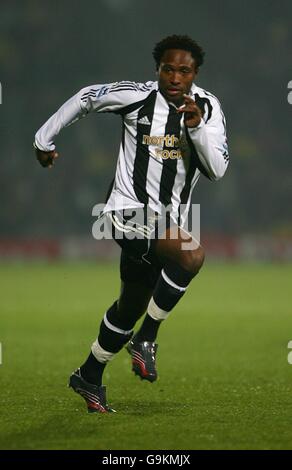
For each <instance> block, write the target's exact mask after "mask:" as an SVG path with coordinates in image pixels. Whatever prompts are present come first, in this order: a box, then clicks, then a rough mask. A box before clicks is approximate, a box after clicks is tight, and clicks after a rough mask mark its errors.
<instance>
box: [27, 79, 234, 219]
mask: <svg viewBox="0 0 292 470" xmlns="http://www.w3.org/2000/svg"><path fill="white" fill-rule="evenodd" d="M190 96H191V97H192V98H193V99H194V100H195V101H196V103H197V104H198V106H199V107H200V108H201V110H202V114H203V119H202V120H201V122H200V124H199V126H198V127H196V128H187V127H185V125H184V120H183V116H182V115H181V114H178V113H177V108H176V106H175V105H174V104H172V103H170V102H168V101H166V99H165V98H164V97H163V95H162V94H161V93H160V91H159V89H158V83H157V82H146V83H135V82H131V81H123V82H117V83H111V84H105V85H93V86H89V87H86V88H83V89H82V90H80V91H79V92H78V93H77V94H76V95H74V96H73V97H72V98H70V99H69V100H68V101H67V102H66V103H65V104H63V106H62V107H61V108H60V109H59V110H58V111H57V112H56V113H55V114H54V115H53V116H52V117H51V118H50V119H49V120H48V121H47V122H46V123H45V124H44V125H43V126H42V127H41V128H40V129H39V130H38V132H37V133H36V136H35V144H36V146H37V147H38V148H39V149H40V150H44V151H51V150H54V149H55V144H54V140H55V137H56V136H57V135H58V134H59V132H60V131H61V129H62V128H64V127H66V126H68V125H70V124H72V123H73V122H75V121H77V120H78V119H80V118H82V117H84V116H85V115H86V114H88V113H89V112H94V111H95V112H98V113H101V112H112V113H115V114H119V115H120V116H121V118H122V120H123V133H122V140H121V145H120V151H119V156H118V161H117V168H116V173H115V178H114V182H113V184H112V186H111V188H110V192H109V196H108V199H107V203H106V207H105V209H104V212H108V211H111V210H120V209H131V208H137V207H143V206H144V205H148V206H150V208H151V209H152V210H154V211H157V212H158V213H161V212H162V209H163V206H165V207H167V209H168V210H169V212H170V213H171V216H172V217H173V218H174V219H175V220H177V219H178V215H179V214H180V217H179V219H180V220H179V221H180V225H183V224H184V222H185V220H186V217H187V212H188V209H189V204H190V199H191V193H192V191H193V188H194V186H195V184H196V183H197V181H198V179H199V176H200V174H201V173H203V174H204V175H205V176H207V177H208V178H209V179H211V180H218V179H219V178H221V177H222V176H223V175H224V173H225V170H226V168H227V165H228V161H229V157H228V148H227V140H226V124H225V118H224V115H223V112H222V109H221V106H220V103H219V101H218V100H217V98H216V97H215V96H214V95H212V94H211V93H209V92H207V91H205V90H203V89H202V88H199V87H198V86H196V85H195V84H193V86H192V88H191V91H190ZM182 207H184V210H183V211H181V208H182Z"/></svg>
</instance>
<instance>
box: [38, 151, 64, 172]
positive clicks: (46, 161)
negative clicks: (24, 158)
mask: <svg viewBox="0 0 292 470" xmlns="http://www.w3.org/2000/svg"><path fill="white" fill-rule="evenodd" d="M35 153H36V157H37V159H38V161H39V162H40V164H41V165H42V166H43V167H44V168H52V166H53V165H54V163H55V160H56V158H58V156H59V154H58V152H56V151H55V150H53V151H52V152H43V151H42V150H39V149H38V148H36V149H35Z"/></svg>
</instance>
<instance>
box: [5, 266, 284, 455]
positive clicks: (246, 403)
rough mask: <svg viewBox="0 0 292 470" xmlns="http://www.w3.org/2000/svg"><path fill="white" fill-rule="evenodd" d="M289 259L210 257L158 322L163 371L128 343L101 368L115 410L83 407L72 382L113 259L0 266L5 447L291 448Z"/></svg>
mask: <svg viewBox="0 0 292 470" xmlns="http://www.w3.org/2000/svg"><path fill="white" fill-rule="evenodd" d="M291 279H292V266H291V265H285V264H283V265H277V264H266V265H251V264H217V265H214V264H210V263H209V264H208V263H206V265H205V267H204V268H203V270H202V272H201V273H200V275H199V276H198V278H197V279H195V280H194V281H193V283H192V285H191V286H190V288H189V290H188V292H187V293H186V295H185V297H184V298H183V300H182V301H181V302H180V304H179V305H178V306H177V307H176V309H175V310H174V311H173V312H172V314H171V316H170V317H169V319H168V320H167V321H166V322H165V323H164V324H163V325H162V327H161V331H160V333H159V338H158V343H159V349H158V372H159V380H158V381H157V382H156V383H154V384H150V383H148V382H146V383H145V382H144V381H143V382H142V381H140V380H139V379H138V378H137V377H135V376H134V375H133V373H132V372H131V370H130V358H129V356H128V355H127V353H126V351H125V350H123V351H122V352H120V353H119V355H118V356H117V357H116V358H115V360H114V361H113V362H112V363H111V364H110V365H109V366H108V368H107V371H106V373H105V384H106V385H107V393H108V401H109V403H110V404H111V405H112V406H113V408H115V409H116V410H117V411H118V412H117V413H116V414H113V415H96V414H94V415H88V414H87V413H86V407H85V403H83V400H82V399H81V398H80V397H79V396H77V395H76V394H75V393H74V392H73V391H72V390H70V389H68V388H67V379H68V376H69V375H70V373H71V372H72V371H73V370H74V368H76V367H77V366H79V365H80V364H81V362H82V361H83V360H84V359H85V358H86V356H87V353H88V351H89V346H90V344H91V342H92V341H93V340H94V338H95V336H96V333H97V330H98V325H99V322H100V320H101V317H102V315H103V314H104V311H105V309H106V308H107V306H109V305H110V303H111V302H112V301H113V300H114V299H115V298H116V297H117V295H118V292H119V274H118V263H116V264H115V265H103V264H90V265H87V264H61V263H60V264H48V265H44V264H27V265H26V264H23V265H21V264H16V265H4V266H2V267H1V269H0V285H1V300H0V302H1V318H0V341H1V343H2V356H3V363H2V365H1V366H0V391H1V396H0V406H1V427H0V448H1V449H103V450H105V449H111V450H115V449H127V450H129V449H175V450H180V449H181V450H185V449H292V426H291V420H292V365H289V364H288V360H287V357H288V352H289V350H288V342H289V340H292V315H291Z"/></svg>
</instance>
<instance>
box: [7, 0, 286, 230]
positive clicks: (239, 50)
mask: <svg viewBox="0 0 292 470" xmlns="http://www.w3.org/2000/svg"><path fill="white" fill-rule="evenodd" d="M291 18H292V2H291V1H286V0H284V1H283V0H280V1H278V2H275V1H270V0H265V1H264V0H256V1H250V0H248V1H244V2H241V1H231V0H227V1H223V2H217V1H211V0H204V1H191V0H185V1H180V2H177V1H173V0H168V1H161V0H160V1H155V2H154V1H146V0H141V1H137V0H100V1H94V0H85V1H83V2H77V1H69V0H62V1H50V2H45V1H36V0H31V1H9V2H8V1H1V9H0V81H1V83H2V95H3V97H2V99H3V103H2V104H1V105H0V150H1V159H0V165H1V176H0V187H1V212H0V214H1V216H0V230H1V236H4V237H7V236H9V237H26V238H32V239H35V238H42V237H59V236H67V235H72V234H74V235H80V234H86V235H88V234H90V232H91V226H92V223H93V218H92V216H91V210H92V207H93V205H94V204H96V203H100V202H103V200H104V197H105V194H106V192H107V188H108V186H109V184H110V181H111V179H112V177H113V175H114V170H115V165H116V159H117V153H118V146H119V139H120V128H121V124H120V121H119V118H118V117H116V116H114V115H97V114H96V115H90V116H88V117H87V118H85V119H84V120H82V121H79V122H78V123H75V124H74V125H73V126H72V127H70V128H68V129H65V130H63V132H62V133H61V135H60V136H59V137H58V139H57V140H56V145H57V149H58V151H59V152H60V154H61V158H60V159H59V161H58V164H57V165H56V166H55V168H54V169H53V170H52V171H48V170H45V169H43V168H41V167H40V166H39V165H38V163H37V161H36V160H35V155H34V152H33V149H32V142H33V140H34V134H35V132H36V131H37V129H38V128H39V127H40V126H41V125H42V124H43V123H44V122H45V121H46V120H47V119H48V118H49V117H50V116H51V115H52V114H53V113H54V112H55V110H56V109H57V108H58V107H59V106H61V104H62V103H63V102H64V101H66V100H67V99H68V98H69V97H70V96H72V95H73V94H74V93H76V92H77V91H78V90H79V89H80V88H82V87H84V86H87V85H91V84H96V83H107V82H114V81H118V80H135V81H147V80H153V79H155V66H154V62H153V59H152V49H153V47H154V44H155V43H156V42H157V41H159V40H160V39H162V38H163V37H164V36H166V35H169V34H174V33H177V34H188V35H190V36H191V37H193V38H194V39H195V40H196V41H197V42H198V43H199V44H200V45H202V47H203V48H204V49H205V51H206V61H205V64H204V65H203V67H202V69H201V71H200V74H199V77H198V80H197V84H198V85H199V86H201V87H203V88H206V89H207V90H209V91H211V92H212V93H214V94H215V95H216V96H217V97H218V98H219V99H220V101H221V102H222V105H223V109H224V112H225V115H226V119H227V130H228V137H229V147H230V156H231V164H230V167H229V170H228V172H227V173H226V175H225V177H224V178H223V179H222V180H221V181H219V182H217V183H212V182H209V181H208V180H206V179H205V178H204V177H202V178H201V180H200V182H199V183H198V185H197V187H196V188H195V191H194V196H193V201H194V202H195V203H200V204H201V214H202V229H203V230H204V231H207V232H213V233H215V232H216V233H223V234H224V233H228V234H232V235H241V234H243V233H265V234H266V233H268V234H283V233H284V234H291V232H292V223H291V201H292V181H291V173H292V172H291V170H292V158H291V157H292V155H291V140H292V132H291V118H292V106H291V105H289V104H288V101H287V94H288V89H287V85H288V82H289V81H290V80H292V66H291V58H292V19H291Z"/></svg>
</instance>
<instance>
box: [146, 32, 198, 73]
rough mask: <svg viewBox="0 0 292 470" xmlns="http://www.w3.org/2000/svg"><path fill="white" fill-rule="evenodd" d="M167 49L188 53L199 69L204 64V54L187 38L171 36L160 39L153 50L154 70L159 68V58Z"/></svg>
mask: <svg viewBox="0 0 292 470" xmlns="http://www.w3.org/2000/svg"><path fill="white" fill-rule="evenodd" d="M168 49H182V50H183V51H189V52H190V53H191V55H192V57H193V59H195V61H196V66H197V67H200V66H201V65H202V64H203V62H204V55H205V52H204V51H203V49H202V48H201V47H200V46H199V45H198V44H197V43H196V41H194V40H193V39H191V38H190V37H189V36H181V35H176V34H173V35H172V36H167V38H164V39H162V40H161V41H159V42H158V43H157V44H155V47H154V49H153V52H152V55H153V57H154V60H155V62H156V68H157V69H158V68H159V65H160V62H161V57H162V56H163V54H164V52H165V51H167V50H168Z"/></svg>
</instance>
